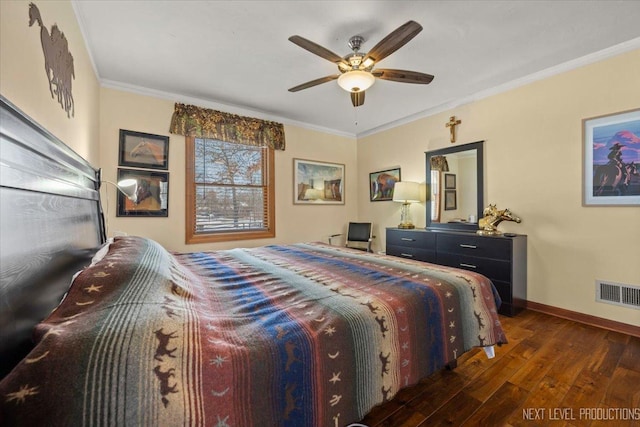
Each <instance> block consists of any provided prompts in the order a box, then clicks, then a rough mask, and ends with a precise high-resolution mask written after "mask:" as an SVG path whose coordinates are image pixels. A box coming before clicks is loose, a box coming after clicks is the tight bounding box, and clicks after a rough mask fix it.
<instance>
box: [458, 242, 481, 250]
mask: <svg viewBox="0 0 640 427" xmlns="http://www.w3.org/2000/svg"><path fill="white" fill-rule="evenodd" d="M460 247H461V248H468V249H477V248H478V247H477V246H476V245H465V244H464V243H461V244H460Z"/></svg>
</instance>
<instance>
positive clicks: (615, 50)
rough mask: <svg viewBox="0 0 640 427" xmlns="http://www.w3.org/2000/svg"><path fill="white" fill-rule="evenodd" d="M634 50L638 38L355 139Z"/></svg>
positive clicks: (405, 118)
mask: <svg viewBox="0 0 640 427" xmlns="http://www.w3.org/2000/svg"><path fill="white" fill-rule="evenodd" d="M635 49H640V37H638V38H635V39H631V40H628V41H626V42H624V43H620V44H617V45H615V46H611V47H609V48H606V49H603V50H600V51H598V52H594V53H591V54H589V55H585V56H582V57H580V58H576V59H573V60H571V61H567V62H564V63H562V64H559V65H556V66H553V67H549V68H546V69H544V70H541V71H538V72H537V73H533V74H529V75H527V76H524V77H521V78H519V79H515V80H512V81H510V82H507V83H504V84H501V85H498V86H495V87H493V88H490V89H486V90H482V91H480V92H476V93H474V94H473V95H470V96H467V97H464V98H460V99H455V100H452V101H449V102H447V103H444V104H440V105H438V106H436V107H433V108H430V109H428V110H424V111H421V112H419V113H416V114H412V115H410V116H407V117H404V118H402V119H400V120H395V121H393V122H389V123H387V124H385V125H382V126H378V127H375V128H373V129H369V130H368V131H366V132H362V133H358V134H357V135H356V137H357V138H363V137H366V136H370V135H374V134H376V133H379V132H382V131H385V130H389V129H393V128H396V127H398V126H402V125H405V124H407V123H411V122H414V121H416V120H419V119H423V118H426V117H430V116H433V115H435V114H438V113H442V112H444V111H448V110H452V109H454V108H456V107H460V106H462V105H466V104H470V103H472V102H475V101H479V100H481V99H484V98H488V97H490V96H493V95H497V94H500V93H503V92H507V91H510V90H512V89H516V88H518V87H521V86H525V85H528V84H530V83H533V82H537V81H539V80H544V79H547V78H549V77H552V76H555V75H558V74H562V73H565V72H567V71H571V70H575V69H577V68H580V67H584V66H586V65H589V64H593V63H596V62H599V61H603V60H605V59H608V58H612V57H614V56H617V55H620V54H623V53H626V52H630V51H632V50H635Z"/></svg>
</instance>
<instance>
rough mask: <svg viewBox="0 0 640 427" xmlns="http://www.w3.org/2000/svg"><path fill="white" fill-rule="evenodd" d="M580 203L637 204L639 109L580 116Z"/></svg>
mask: <svg viewBox="0 0 640 427" xmlns="http://www.w3.org/2000/svg"><path fill="white" fill-rule="evenodd" d="M582 136H583V156H582V157H583V171H584V175H583V180H582V186H583V188H582V204H583V206H640V109H637V110H630V111H623V112H620V113H615V114H608V115H604V116H599V117H592V118H590V119H584V120H582Z"/></svg>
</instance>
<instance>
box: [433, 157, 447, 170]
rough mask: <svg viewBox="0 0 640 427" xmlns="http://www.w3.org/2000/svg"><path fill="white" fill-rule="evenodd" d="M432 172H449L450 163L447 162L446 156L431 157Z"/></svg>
mask: <svg viewBox="0 0 640 427" xmlns="http://www.w3.org/2000/svg"><path fill="white" fill-rule="evenodd" d="M431 170H432V171H440V172H449V162H447V158H446V156H433V157H431Z"/></svg>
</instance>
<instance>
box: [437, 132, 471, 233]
mask: <svg viewBox="0 0 640 427" xmlns="http://www.w3.org/2000/svg"><path fill="white" fill-rule="evenodd" d="M483 148H484V141H478V142H473V143H471V144H464V145H458V146H455V147H448V148H442V149H439V150H433V151H427V152H426V153H425V154H426V160H427V177H426V178H427V179H426V181H427V189H428V193H429V195H428V200H427V209H426V210H427V228H442V229H454V230H456V229H457V230H467V231H475V230H476V229H477V228H478V219H480V218H481V217H482V211H483V209H484V197H483V193H484V183H483V176H484V171H483Z"/></svg>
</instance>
